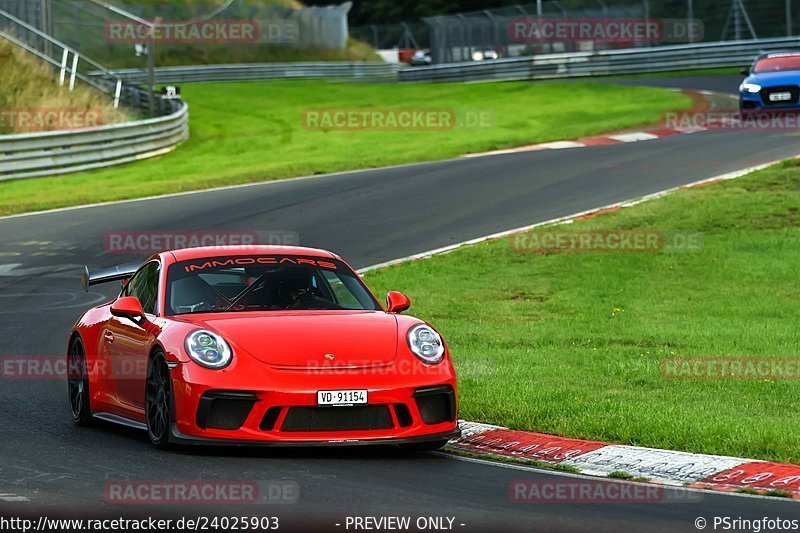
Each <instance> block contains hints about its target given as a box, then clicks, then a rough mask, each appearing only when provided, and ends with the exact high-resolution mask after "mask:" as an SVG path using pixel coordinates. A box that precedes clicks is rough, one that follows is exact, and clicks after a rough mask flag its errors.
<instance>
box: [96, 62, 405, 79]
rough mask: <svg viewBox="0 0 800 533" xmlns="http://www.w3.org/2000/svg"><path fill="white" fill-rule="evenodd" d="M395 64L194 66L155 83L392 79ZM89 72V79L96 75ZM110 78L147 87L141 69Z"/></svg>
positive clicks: (166, 70)
mask: <svg viewBox="0 0 800 533" xmlns="http://www.w3.org/2000/svg"><path fill="white" fill-rule="evenodd" d="M397 69H398V66H397V65H393V64H390V63H383V62H379V61H370V62H319V63H256V64H241V65H236V64H232V65H193V66H185V67H160V68H157V69H156V83H191V82H215V81H258V80H282V79H315V78H342V79H363V78H386V77H389V78H394V77H395V76H396V75H397ZM99 74H100V73H98V72H90V73H89V75H90V76H96V75H99ZM113 75H114V76H115V77H117V78H120V79H122V80H124V81H125V82H126V83H133V84H146V83H147V71H146V70H142V69H123V70H115V71H114V72H113Z"/></svg>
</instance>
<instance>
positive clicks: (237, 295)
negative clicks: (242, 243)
mask: <svg viewBox="0 0 800 533" xmlns="http://www.w3.org/2000/svg"><path fill="white" fill-rule="evenodd" d="M166 304H167V305H166V308H167V309H166V314H167V315H185V314H191V313H221V312H247V311H281V310H369V311H378V310H380V306H379V305H378V303H377V302H376V301H375V298H374V297H373V296H372V294H371V293H370V292H369V291H368V290H367V288H366V287H365V286H364V284H363V283H362V282H361V280H360V279H359V278H358V276H357V275H356V274H355V273H354V272H353V271H352V270H351V269H350V268H349V267H347V265H345V264H344V263H342V262H341V261H337V260H333V259H320V258H313V257H273V256H270V257H267V256H244V257H215V258H209V259H196V260H192V261H185V262H182V263H176V264H174V265H172V266H170V267H169V271H168V280H167V298H166Z"/></svg>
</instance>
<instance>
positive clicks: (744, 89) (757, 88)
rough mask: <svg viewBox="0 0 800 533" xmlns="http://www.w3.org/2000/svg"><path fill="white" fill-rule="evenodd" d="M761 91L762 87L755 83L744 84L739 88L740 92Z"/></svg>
mask: <svg viewBox="0 0 800 533" xmlns="http://www.w3.org/2000/svg"><path fill="white" fill-rule="evenodd" d="M760 90H761V85H756V84H755V83H743V84H741V85H740V86H739V91H740V92H748V93H757V92H758V91H760Z"/></svg>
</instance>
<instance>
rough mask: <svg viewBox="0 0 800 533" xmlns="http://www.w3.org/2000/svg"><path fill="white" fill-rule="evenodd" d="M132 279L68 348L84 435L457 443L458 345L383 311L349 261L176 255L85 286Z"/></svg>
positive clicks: (94, 278) (205, 252) (394, 302)
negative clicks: (120, 432)
mask: <svg viewBox="0 0 800 533" xmlns="http://www.w3.org/2000/svg"><path fill="white" fill-rule="evenodd" d="M112 281H122V282H123V289H122V292H121V293H120V294H119V297H117V299H116V300H114V301H112V302H109V303H106V304H104V305H101V306H98V307H95V308H94V309H91V310H89V311H87V312H86V313H85V314H84V315H83V316H82V317H81V318H80V319H79V320H78V322H77V324H76V325H75V327H74V328H73V330H72V333H71V335H70V339H69V350H68V367H69V380H68V381H69V400H70V406H71V409H72V417H73V419H74V420H75V422H76V423H77V424H78V425H82V426H83V425H89V424H90V423H92V422H93V421H95V420H104V421H109V422H116V423H120V424H124V425H127V426H132V427H136V428H140V429H146V430H147V433H148V434H149V436H150V440H151V441H152V443H153V444H155V445H156V446H158V447H160V448H166V447H169V446H170V445H174V444H224V445H290V446H296V445H320V444H335V445H340V444H399V445H401V446H402V447H406V448H409V449H412V450H434V449H437V448H440V447H442V446H444V445H445V444H446V443H447V441H448V440H449V439H452V438H455V437H457V436H458V435H459V430H458V426H457V416H456V414H457V408H456V377H455V373H454V370H453V365H452V363H451V360H450V356H449V354H448V350H447V346H446V345H445V343H444V341H443V340H442V338H441V336H440V335H439V333H438V332H437V331H436V330H435V329H433V328H432V327H431V326H429V325H428V324H426V323H424V322H423V321H421V320H418V319H416V318H412V317H409V316H404V315H402V314H401V313H402V312H403V311H405V310H406V309H408V308H409V307H410V305H411V304H410V302H409V300H408V298H406V297H405V296H403V295H402V294H400V293H398V292H390V293H389V295H388V297H387V307H386V309H385V310H384V309H383V308H382V307H381V305H380V304H379V303H378V302H377V301H376V299H375V297H374V296H373V295H372V293H371V292H370V291H369V289H367V287H366V286H365V285H364V283H363V282H362V281H361V279H360V277H359V276H358V274H357V273H356V272H354V271H353V269H352V268H350V267H349V266H348V265H347V264H346V263H345V262H344V261H343V260H342V259H341V258H340V257H339V256H337V255H335V254H333V253H330V252H326V251H322V250H314V249H310V248H296V247H274V246H258V247H253V246H247V247H226V248H195V249H189V250H179V251H173V252H165V253H161V254H157V255H155V256H153V257H151V258H150V259H149V260H148V261H146V262H145V263H144V264H142V265H133V266H121V267H115V268H113V269H109V270H105V271H101V272H96V273H90V272H89V270H88V268H87V269H86V272H85V273H84V279H83V283H84V287H85V288H86V290H89V287H90V286H92V285H96V284H99V283H107V282H112Z"/></svg>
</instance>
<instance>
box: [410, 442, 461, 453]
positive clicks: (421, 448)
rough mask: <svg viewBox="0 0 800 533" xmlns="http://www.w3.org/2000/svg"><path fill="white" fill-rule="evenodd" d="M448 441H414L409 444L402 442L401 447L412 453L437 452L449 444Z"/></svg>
mask: <svg viewBox="0 0 800 533" xmlns="http://www.w3.org/2000/svg"><path fill="white" fill-rule="evenodd" d="M448 442H450V441H448V440H432V441H430V442H412V443H408V444H401V445H400V449H402V450H405V451H407V452H411V453H422V452H435V451H437V450H441V449H442V448H444V447H445V446H447V443H448Z"/></svg>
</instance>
